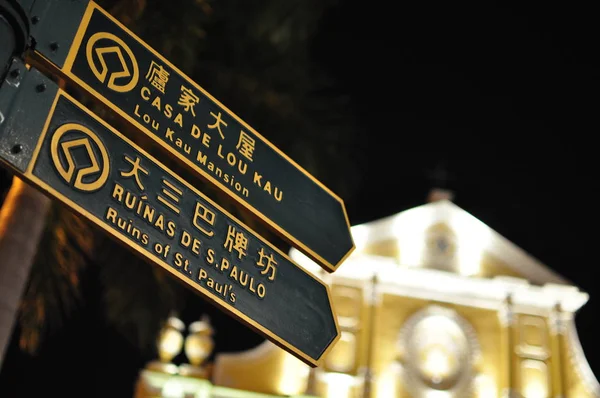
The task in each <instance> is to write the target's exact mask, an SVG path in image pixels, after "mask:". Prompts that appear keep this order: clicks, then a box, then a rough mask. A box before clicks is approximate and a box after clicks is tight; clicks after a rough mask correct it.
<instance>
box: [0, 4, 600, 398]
mask: <svg viewBox="0 0 600 398" xmlns="http://www.w3.org/2000/svg"><path fill="white" fill-rule="evenodd" d="M525 3H527V4H525ZM588 3H590V5H589V6H586V7H587V8H586V7H584V6H581V5H575V3H573V2H571V3H569V2H563V3H561V4H556V5H553V4H551V3H549V2H541V1H540V2H533V1H529V2H522V1H520V2H517V1H513V2H506V1H505V2H493V1H484V2H482V1H479V2H464V1H463V2H448V1H437V2H436V1H429V2H392V3H390V2H384V1H380V2H373V1H372V2H358V1H345V2H342V5H341V6H339V7H336V8H335V9H333V10H332V11H331V12H330V13H328V14H327V15H326V17H325V18H324V20H323V21H322V24H321V27H320V31H319V34H318V36H317V37H316V38H315V41H314V47H313V50H314V51H313V55H314V59H315V62H319V63H321V64H322V65H324V66H325V67H326V68H327V69H328V72H329V73H330V75H332V76H333V77H334V78H335V79H336V81H337V85H338V87H337V88H338V89H339V91H340V92H341V93H344V94H347V95H348V96H349V97H350V98H351V103H350V105H349V106H351V107H352V112H353V114H355V115H357V118H358V123H359V125H360V128H361V129H362V131H363V134H364V137H363V139H362V143H361V148H360V158H361V164H362V165H363V166H361V167H362V170H361V171H360V172H359V173H358V174H354V173H349V174H348V175H340V176H339V178H340V179H342V180H344V181H345V182H346V183H347V184H359V190H358V191H359V193H358V194H357V195H356V196H355V197H352V198H343V199H344V200H345V201H346V204H347V210H348V214H349V217H350V222H351V223H352V224H353V225H354V224H359V223H362V222H367V221H371V220H375V219H378V218H381V217H385V216H389V215H392V214H395V213H397V212H400V211H403V210H406V209H409V208H411V207H414V206H418V205H421V204H423V203H425V200H426V197H427V193H428V191H429V190H430V189H431V188H432V187H433V186H434V185H435V186H442V187H445V188H449V189H451V190H452V191H454V193H455V195H456V196H455V200H454V201H455V203H456V204H457V205H458V206H460V207H461V208H463V209H464V210H466V211H468V212H469V213H471V214H472V215H474V216H475V217H477V218H478V219H480V220H481V221H483V222H484V223H486V224H487V225H489V226H490V227H491V228H493V229H494V230H496V231H497V232H499V233H500V234H501V235H503V236H504V237H506V238H507V239H509V240H510V241H512V242H514V243H515V244H516V245H518V246H519V247H521V248H522V249H524V250H525V251H527V252H529V253H530V254H531V255H533V256H534V257H536V258H537V259H539V260H540V261H542V262H543V263H545V264H547V265H548V266H549V267H551V268H552V269H554V270H555V271H557V272H558V273H560V274H561V275H563V276H564V277H565V278H567V279H568V280H570V281H572V282H573V283H574V284H575V285H577V286H578V287H579V288H581V289H582V290H584V291H586V292H588V293H589V294H590V296H591V298H590V301H589V302H588V303H587V304H586V305H585V306H584V307H583V309H582V310H581V311H580V313H579V314H578V315H577V316H576V322H577V327H578V332H579V336H580V339H581V342H582V345H583V348H584V351H585V352H586V356H587V358H588V361H589V363H590V365H591V366H592V369H593V370H594V372H595V374H596V375H598V376H600V346H599V345H597V344H596V343H595V340H596V335H597V333H598V329H597V327H596V326H595V319H596V318H597V313H598V311H599V308H600V305H599V304H598V303H599V302H600V290H599V289H597V288H596V283H597V282H596V278H594V275H595V274H596V272H595V270H594V268H595V267H596V266H597V264H596V262H597V261H596V257H595V254H596V253H595V249H596V248H597V247H598V243H597V240H596V235H597V231H596V225H598V224H597V220H598V218H597V216H596V212H597V204H596V202H597V201H596V199H595V198H594V194H593V192H595V191H596V189H597V187H596V185H597V184H598V183H597V178H596V173H595V172H596V170H597V167H596V159H597V155H596V152H597V149H596V147H595V146H596V145H595V142H596V140H595V139H593V138H592V137H593V134H595V133H596V132H597V131H598V128H597V127H598V123H597V121H596V115H597V105H598V100H597V97H598V93H599V92H600V84H599V83H600V79H599V76H600V65H599V60H598V56H597V54H598V46H597V39H598V38H599V37H600V35H599V33H600V32H599V28H598V26H600V25H599V24H598V22H597V13H595V12H593V10H592V8H591V3H592V2H588ZM390 4H393V6H392V7H390ZM200 83H201V84H202V82H200ZM213 94H215V95H216V96H217V97H218V93H213ZM242 116H243V115H242ZM261 133H262V134H263V135H264V136H265V137H266V138H267V139H268V138H269V134H268V132H267V131H263V132H261ZM91 306H93V303H92V304H91ZM94 316H95V315H94V314H93V312H90V313H88V314H82V315H80V318H81V319H75V320H73V321H72V322H73V323H74V324H76V325H79V324H80V326H79V329H77V327H76V326H73V330H75V332H71V333H70V334H66V335H64V336H62V335H61V336H58V337H56V338H55V340H54V341H53V343H52V344H51V345H50V347H48V348H46V354H48V355H46V357H47V358H52V357H53V355H55V354H59V353H60V352H61V344H70V345H78V344H79V345H80V346H81V347H86V346H87V345H86V344H88V343H89V342H90V341H92V342H93V341H94V339H95V338H98V336H100V335H104V334H105V333H107V331H105V330H98V331H93V332H91V334H90V335H82V334H81V333H80V332H81V331H82V330H85V329H84V326H83V325H85V323H86V322H88V321H93V318H94ZM211 316H212V317H213V318H212V319H213V320H214V322H215V323H217V324H219V323H220V324H221V325H228V323H227V317H226V316H225V315H219V313H217V312H216V311H215V312H211ZM229 325H230V324H229ZM77 330H79V332H77ZM108 333H110V332H108ZM232 333H233V331H230V330H229V329H228V328H227V327H221V328H220V329H219V333H218V335H217V336H216V338H217V339H218V343H219V342H223V341H226V340H228V338H229V336H232V335H233V334H232ZM61 339H62V340H61ZM105 340H106V339H103V342H102V345H101V346H91V347H89V348H88V349H89V350H90V361H92V362H93V361H94V360H95V359H94V358H95V357H96V358H98V361H100V359H102V361H100V362H101V365H98V366H97V367H96V370H95V372H99V371H104V370H108V369H110V371H109V372H108V374H110V373H113V374H114V375H115V378H114V380H113V381H114V382H115V383H117V382H119V380H121V381H126V380H133V379H135V376H136V374H137V371H138V369H140V368H142V367H143V365H144V363H145V360H146V359H147V358H137V357H136V356H135V353H134V352H133V351H132V350H133V349H132V348H131V347H130V346H128V345H127V344H126V343H125V342H124V341H122V340H120V339H119V338H118V337H117V336H115V337H114V339H113V341H112V343H111V345H110V346H108V343H106V341H105ZM229 341H232V343H231V344H230V345H229V346H228V347H226V348H227V349H229V350H236V349H241V348H247V347H249V346H252V345H255V344H257V343H258V342H260V341H261V339H260V338H259V337H258V336H255V335H252V334H251V333H249V334H248V336H247V338H246V339H245V340H243V339H241V340H229ZM220 344H222V343H220ZM221 347H224V346H221ZM13 350H14V347H13ZM9 354H10V355H11V358H14V359H13V361H14V362H13V364H14V368H13V369H12V370H11V373H10V374H8V373H4V375H3V377H5V380H7V379H6V378H7V377H9V376H15V377H16V375H17V374H19V373H20V372H31V374H37V373H43V372H44V370H43V369H47V368H48V367H52V365H53V364H52V362H51V361H50V362H49V360H44V361H41V362H40V361H38V362H36V363H35V364H33V363H32V362H30V361H28V360H26V359H22V358H21V357H20V356H18V355H17V354H16V353H15V352H14V351H11V352H10V353H9ZM72 355H74V354H72ZM111 356H112V357H113V359H110V358H109V359H110V360H108V359H107V358H108V357H111ZM100 357H101V358H100ZM119 358H133V359H131V360H129V359H128V360H120V359H119ZM75 366H77V365H75ZM136 366H137V367H136ZM25 369H27V370H25ZM69 372H75V373H74V374H76V375H85V364H82V365H81V366H80V367H79V368H77V369H75V368H71V370H68V371H66V370H65V372H64V377H69V380H70V383H76V385H78V384H77V383H80V385H81V386H84V385H85V384H86V383H87V382H89V380H90V379H89V378H85V379H81V380H80V381H78V379H77V377H70V376H68V375H69ZM52 374H53V375H55V376H56V375H57V374H59V373H58V370H54V371H53V373H52ZM92 379H93V380H94V381H93V382H94V385H95V386H97V387H98V389H99V390H101V391H102V392H104V393H109V392H110V391H113V390H112V389H111V388H108V387H102V386H106V383H109V384H110V380H100V379H98V378H97V377H95V376H92ZM44 380H45V381H46V382H48V381H49V379H48V378H45V379H44ZM60 382H61V381H60V380H54V381H52V383H60ZM0 384H1V383H0ZM126 392H127V391H126ZM110 396H117V395H115V394H111V395H110ZM119 396H121V395H119ZM123 396H126V395H123Z"/></svg>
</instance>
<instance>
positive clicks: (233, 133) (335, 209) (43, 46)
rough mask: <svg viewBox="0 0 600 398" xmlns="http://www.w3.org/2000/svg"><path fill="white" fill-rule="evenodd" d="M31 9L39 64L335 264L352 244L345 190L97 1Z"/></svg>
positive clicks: (48, 3) (60, 1)
mask: <svg viewBox="0 0 600 398" xmlns="http://www.w3.org/2000/svg"><path fill="white" fill-rule="evenodd" d="M31 14H32V16H34V18H36V23H35V24H34V25H32V32H31V36H32V38H33V41H34V43H35V47H34V51H33V52H32V53H31V54H30V55H31V60H32V61H34V62H37V65H39V66H40V67H43V68H47V69H48V70H49V71H50V73H52V74H57V75H60V76H62V78H63V79H65V80H67V81H70V82H73V83H74V86H76V87H78V88H80V89H82V90H83V91H84V92H85V93H86V94H88V95H91V96H93V97H94V98H96V99H98V100H100V101H102V102H103V103H104V104H105V105H106V106H107V107H108V108H109V109H110V110H112V111H113V112H114V113H115V114H116V115H117V116H118V117H120V118H121V120H122V121H124V122H126V123H129V124H130V125H132V126H134V127H135V128H136V130H137V131H139V132H140V133H142V134H145V135H146V136H148V137H150V138H151V139H152V140H153V142H154V144H156V145H157V146H158V147H159V148H161V149H162V150H164V151H165V152H166V153H168V154H170V155H171V156H173V157H174V158H175V159H178V160H179V161H180V163H181V164H182V165H183V166H184V167H187V168H188V169H189V170H192V171H193V172H194V173H195V174H197V175H198V176H200V177H201V178H203V179H204V180H205V181H209V182H210V183H212V184H214V186H216V187H218V188H219V189H221V190H222V191H223V192H225V193H226V194H227V195H228V196H229V197H230V198H232V199H233V201H234V203H236V204H238V205H239V206H241V208H243V209H245V210H247V211H249V212H250V214H252V215H253V216H255V217H257V218H258V219H259V220H261V221H262V222H263V223H264V224H265V225H267V226H268V227H270V228H271V229H272V230H274V231H275V232H276V233H278V234H279V235H280V236H281V237H283V238H284V239H286V240H287V241H288V242H289V243H290V244H291V245H293V246H295V247H296V248H298V249H299V250H300V251H302V252H303V253H305V254H306V255H307V256H309V257H311V258H312V259H313V260H314V261H316V262H317V263H319V264H320V265H321V266H322V267H323V268H324V269H326V270H327V271H329V272H332V271H334V270H335V269H336V268H337V267H338V266H339V265H340V263H341V262H342V261H343V260H344V259H345V258H346V257H347V256H348V255H349V254H350V253H351V252H352V250H353V249H354V243H353V241H352V237H351V235H350V225H349V222H348V218H347V214H346V210H345V207H344V203H343V201H342V200H341V199H340V198H339V197H337V196H336V195H335V194H334V193H332V192H331V191H330V190H329V189H327V188H326V187H325V186H323V185H322V184H321V183H320V182H319V181H317V180H316V179H315V178H313V177H312V176H311V175H310V174H308V173H307V172H306V171H305V170H303V169H302V168H301V167H300V166H298V165H297V164H296V163H294V162H293V161H292V160H291V159H289V158H288V157H287V156H286V155H285V154H283V153H282V152H281V151H279V150H278V149H277V148H276V147H275V146H273V145H272V144H271V143H270V142H269V141H267V140H266V139H265V138H263V137H262V136H261V135H259V134H258V133H257V132H256V131H254V129H252V127H250V126H249V125H247V124H246V123H245V122H244V121H242V120H241V119H240V118H239V117H237V116H236V115H235V114H234V113H233V112H231V111H230V110H228V109H227V108H226V107H225V106H223V105H222V104H221V103H219V102H218V101H217V100H216V99H215V98H213V97H212V96H211V95H210V94H209V93H207V92H206V91H205V90H204V89H202V87H200V86H199V85H198V84H196V83H195V82H194V81H192V80H191V79H190V78H188V77H187V76H185V75H184V74H183V73H182V72H181V71H179V70H178V69H177V68H176V67H175V66H173V65H172V64H171V63H170V62H169V61H167V60H166V59H165V58H163V57H162V56H160V55H159V54H158V53H157V52H156V51H154V50H153V49H152V48H150V47H149V46H148V45H147V44H145V43H144V42H143V41H142V40H140V39H139V38H138V37H136V36H135V35H134V34H133V33H132V32H131V31H129V30H128V29H127V28H126V27H124V26H123V25H121V24H120V23H119V22H118V21H116V20H115V19H114V18H113V17H112V16H110V15H109V14H108V13H106V12H105V11H104V10H102V9H101V8H100V7H99V6H97V5H96V4H95V3H94V2H91V1H88V0H73V1H64V0H44V1H41V0H38V1H35V2H34V4H33V7H32V10H31ZM199 62H201V61H199Z"/></svg>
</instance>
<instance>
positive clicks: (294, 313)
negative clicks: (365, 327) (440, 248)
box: [0, 64, 339, 366]
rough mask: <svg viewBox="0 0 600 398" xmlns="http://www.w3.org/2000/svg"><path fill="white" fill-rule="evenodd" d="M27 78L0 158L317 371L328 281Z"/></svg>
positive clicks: (328, 309) (14, 89) (325, 339)
mask: <svg viewBox="0 0 600 398" xmlns="http://www.w3.org/2000/svg"><path fill="white" fill-rule="evenodd" d="M17 67H22V66H20V65H18V64H15V65H13V68H17ZM21 76H25V77H24V79H23V81H20V82H18V83H19V84H5V85H4V87H2V89H1V90H0V112H2V114H3V115H5V116H4V117H5V119H6V120H4V122H3V123H2V124H0V158H1V159H2V160H3V161H4V162H5V163H7V164H8V165H10V166H11V167H12V169H14V170H15V171H16V172H17V175H18V176H19V177H21V178H23V179H25V180H27V181H29V182H30V183H31V184H32V185H35V186H36V187H38V188H40V189H41V190H43V191H44V192H46V193H48V194H49V195H50V196H51V197H53V198H56V199H58V200H60V201H61V202H63V203H64V204H65V205H67V206H68V207H69V208H71V209H73V210H74V211H76V212H78V213H79V214H80V215H82V216H83V217H85V218H87V219H89V220H90V221H92V222H94V223H95V224H96V225H98V226H99V227H100V228H102V229H103V230H104V231H106V232H108V233H109V234H110V235H112V236H113V237H115V238H116V239H117V240H118V241H120V242H121V243H124V244H125V245H126V246H127V247H129V248H130V249H132V250H134V251H136V252H137V253H138V254H140V255H141V256H142V257H144V258H145V259H147V260H148V261H149V262H151V263H153V264H156V265H159V266H161V267H163V268H164V269H166V270H167V271H169V272H171V273H172V274H173V275H175V276H176V277H177V278H179V279H180V280H182V281H183V282H185V283H187V284H188V285H190V286H191V287H192V288H194V289H195V290H196V291H198V292H199V293H200V294H202V295H203V296H204V297H205V298H207V299H209V300H210V301H211V302H213V303H214V304H216V305H218V306H219V307H221V308H222V309H224V310H225V311H227V312H228V313H230V314H232V315H234V316H235V317H237V318H238V319H240V320H242V321H243V322H245V323H246V324H248V325H249V326H251V327H253V328H254V329H255V330H258V331H259V332H261V333H262V334H264V335H265V336H266V337H267V338H269V339H270V340H271V341H273V342H274V343H276V344H278V345H279V346H280V347H282V348H284V349H286V350H287V351H289V352H290V353H292V354H294V355H296V356H297V357H298V358H300V359H302V360H303V361H305V362H306V363H308V364H310V365H312V366H315V365H318V363H319V361H320V359H321V358H322V357H323V355H324V354H325V353H326V351H327V350H328V349H329V348H331V347H332V345H333V343H334V342H335V341H336V340H337V338H338V337H339V331H338V325H337V322H336V318H335V316H334V313H333V307H332V304H331V300H330V294H329V290H328V287H327V286H326V285H325V284H323V283H322V282H321V281H319V280H318V279H316V278H315V277H313V276H312V275H310V274H309V273H307V272H306V271H305V270H303V269H302V268H301V267H299V266H298V265H296V264H295V263H293V262H292V261H291V260H290V259H289V258H288V257H287V256H286V255H285V254H284V253H282V252H281V251H279V250H278V249H277V248H275V247H274V246H273V245H271V244H270V243H269V242H267V241H265V240H264V239H263V238H262V237H261V236H259V235H258V234H257V233H256V232H254V231H252V230H251V229H250V228H248V227H247V226H245V225H244V224H242V223H241V222H240V221H238V220H237V219H236V218H234V217H233V216H232V215H230V214H229V213H227V212H226V211H225V210H224V209H222V208H221V207H219V206H218V205H217V204H216V203H214V202H213V201H211V200H209V199H208V198H207V197H205V196H204V195H203V194H202V193H201V192H199V191H198V190H196V189H195V188H194V187H192V186H191V185H190V184H188V183H187V182H185V181H183V180H182V179H181V178H180V177H178V176H177V175H175V174H174V173H173V172H171V171H170V170H169V169H167V168H166V167H165V166H163V165H162V164H160V163H159V162H157V161H156V160H155V159H154V158H152V157H151V156H150V155H148V154H147V153H146V152H144V151H143V150H142V149H141V148H139V147H138V146H137V145H135V144H134V143H132V142H131V141H129V140H128V139H127V138H125V137H124V136H123V135H121V134H120V133H119V132H118V131H116V130H115V129H113V128H112V127H110V126H109V125H108V124H106V123H105V122H104V121H102V120H100V119H99V118H98V117H96V116H95V115H94V114H92V113H91V112H90V111H88V110H87V109H85V108H84V107H83V106H82V105H80V104H79V103H77V102H76V101H75V100H74V99H73V98H71V97H70V96H69V95H67V94H66V93H64V92H63V91H61V90H60V89H58V88H57V87H56V85H55V84H54V83H52V82H51V81H49V80H47V79H46V78H44V77H43V76H42V75H41V74H40V73H38V72H37V71H35V70H32V71H29V72H27V71H25V70H23V71H22V73H21ZM2 104H5V105H2ZM2 107H4V108H6V109H2ZM15 148H16V149H15Z"/></svg>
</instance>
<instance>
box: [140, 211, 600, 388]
mask: <svg viewBox="0 0 600 398" xmlns="http://www.w3.org/2000/svg"><path fill="white" fill-rule="evenodd" d="M352 234H353V237H354V240H355V243H356V250H355V251H354V253H353V254H352V255H351V256H350V257H349V258H348V259H347V260H346V261H345V262H344V263H343V264H342V265H341V266H340V268H339V269H338V270H337V271H336V272H335V273H332V274H327V273H326V272H324V271H321V270H320V268H319V267H318V266H317V265H316V264H315V263H313V262H312V261H311V260H309V259H308V258H307V257H305V256H304V255H302V254H301V253H300V252H298V251H296V250H294V249H293V250H292V251H291V252H290V256H291V257H292V259H293V260H295V261H296V262H297V263H298V264H300V265H301V266H303V267H304V268H306V269H307V270H309V271H310V272H313V273H314V274H315V275H316V276H318V277H319V278H321V279H322V280H324V281H325V282H326V283H328V284H329V285H330V287H331V293H332V295H333V303H334V306H335V311H336V313H337V317H338V322H339V326H340V330H341V338H340V340H339V341H338V343H337V344H336V345H335V347H334V348H333V349H332V350H331V351H330V352H329V353H328V355H327V357H326V358H325V360H324V361H323V365H322V366H321V367H319V368H315V369H311V368H309V367H308V366H306V365H304V364H303V363H301V362H300V361H298V360H297V359H295V358H294V357H292V356H291V355H289V354H287V353H286V352H284V351H283V350H281V349H279V348H277V347H276V346H274V345H273V344H271V343H270V342H267V341H266V342H264V343H263V344H261V345H260V346H258V347H256V348H254V349H252V350H249V351H246V352H240V353H226V354H219V355H217V356H216V359H215V362H214V363H213V364H212V368H211V371H210V375H208V376H205V377H204V379H203V378H202V377H198V378H197V382H198V383H204V385H206V387H205V391H206V394H205V395H194V391H196V390H197V389H198V388H199V387H194V386H193V379H194V378H193V377H188V376H185V375H183V376H182V375H178V376H174V375H171V376H166V375H161V373H160V372H157V371H153V370H151V369H146V370H144V371H143V372H142V373H141V374H140V379H139V381H138V394H137V397H138V398H142V397H150V396H152V397H159V396H166V395H165V394H164V393H163V392H161V391H163V390H164V385H165V383H166V382H167V381H168V380H169V379H170V378H171V379H172V378H173V377H179V378H180V380H182V382H183V381H185V382H188V390H189V391H190V394H191V395H186V393H184V392H183V390H181V391H182V394H183V395H181V397H182V398H184V397H186V398H187V397H188V396H189V397H194V398H197V397H207V398H208V397H219V398H227V397H249V398H250V397H256V398H260V397H267V396H269V397H270V396H276V395H286V396H314V397H322V398H331V397H334V398H363V397H369V398H388V397H389V398H396V397H423V398H451V397H457V398H465V397H473V398H476V397H477V398H488V397H489V398H492V397H526V398H538V397H539V398H542V397H577V398H587V397H600V385H599V383H598V382H597V380H596V378H595V376H594V374H593V373H592V371H591V369H590V367H589V365H588V363H587V360H586V358H585V355H584V353H583V350H582V347H581V344H580V342H579V339H578V337H577V330H576V327H575V322H574V316H575V313H576V312H577V310H578V309H579V308H581V307H582V306H583V305H584V304H585V303H586V302H587V300H588V298H589V297H588V295H587V294H586V293H585V292H582V291H581V290H579V289H578V288H577V287H576V286H573V285H572V284H570V283H569V282H568V281H566V280H565V279H564V278H562V277H561V276H560V275H558V274H556V273H554V272H553V271H551V270H550V269H549V268H548V267H546V266H544V265H543V264H541V263H540V262H539V261H537V260H536V259H534V258H533V257H531V256H530V255H528V254H527V253H526V252H524V251H523V250H521V249H520V248H518V247H517V246H515V245H514V244H512V243H511V242H510V241H508V240H506V239H505V238H504V237H502V236H500V235H499V234H498V233H496V232H495V231H494V230H493V229H491V228H490V227H488V226H487V225H485V224H483V223H482V222H481V221H479V220H478V219H476V218H475V217H473V216H472V215H470V214H469V213H467V212H466V211H464V210H463V209H461V208H459V207H458V206H456V205H455V204H454V203H452V202H451V201H449V200H435V201H432V202H430V203H428V204H425V205H423V206H419V207H416V208H413V209H409V210H406V211H403V212H401V213H399V214H396V215H393V216H390V217H387V218H384V219H380V220H375V221H372V222H369V223H365V224H362V225H356V226H353V227H352ZM161 377H162V379H161ZM201 379H202V380H201ZM161 380H162V381H161ZM198 385H200V384H198ZM194 389H196V390H194ZM211 389H212V390H211ZM219 389H221V390H219ZM210 391H213V392H210ZM219 391H221V392H219ZM223 391H226V392H223ZM237 394H241V395H237Z"/></svg>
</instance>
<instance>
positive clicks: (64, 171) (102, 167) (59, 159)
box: [50, 123, 110, 192]
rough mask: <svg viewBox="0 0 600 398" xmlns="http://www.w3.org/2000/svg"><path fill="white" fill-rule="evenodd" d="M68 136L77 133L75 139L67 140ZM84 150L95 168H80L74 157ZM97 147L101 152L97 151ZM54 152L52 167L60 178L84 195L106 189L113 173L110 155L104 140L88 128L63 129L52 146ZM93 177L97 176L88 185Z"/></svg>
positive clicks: (58, 132)
mask: <svg viewBox="0 0 600 398" xmlns="http://www.w3.org/2000/svg"><path fill="white" fill-rule="evenodd" d="M67 133H73V134H71V135H72V136H74V137H69V138H68V139H63V138H64V137H65V134H67ZM81 146H82V147H84V148H85V150H86V152H87V156H88V158H89V160H90V162H91V165H90V166H86V167H83V168H78V166H77V164H76V163H75V159H74V157H73V150H74V149H75V148H77V147H81ZM94 146H95V147H96V149H97V151H94ZM50 152H51V155H52V163H54V167H56V170H57V171H58V174H60V176H61V177H62V178H63V180H65V181H66V182H67V183H68V184H70V185H71V184H72V185H73V187H75V188H77V189H79V190H81V191H85V192H92V191H96V190H98V189H100V188H102V186H103V185H104V184H105V183H106V180H107V179H108V173H109V171H110V164H109V161H108V152H107V151H106V148H105V147H104V144H103V143H102V141H100V138H98V136H97V135H96V134H94V133H93V132H92V131H91V130H90V129H88V128H87V127H85V126H82V125H80V124H76V123H67V124H64V125H62V126H60V127H59V128H58V129H57V130H56V132H55V133H54V136H53V137H52V141H51V142H50ZM97 153H99V155H100V159H98V155H97ZM65 163H66V165H65ZM65 166H66V167H65ZM92 175H94V176H93V177H92V178H91V179H87V180H86V181H84V178H85V177H88V176H92ZM73 177H74V178H73ZM73 180H74V181H73Z"/></svg>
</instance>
